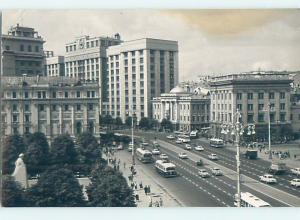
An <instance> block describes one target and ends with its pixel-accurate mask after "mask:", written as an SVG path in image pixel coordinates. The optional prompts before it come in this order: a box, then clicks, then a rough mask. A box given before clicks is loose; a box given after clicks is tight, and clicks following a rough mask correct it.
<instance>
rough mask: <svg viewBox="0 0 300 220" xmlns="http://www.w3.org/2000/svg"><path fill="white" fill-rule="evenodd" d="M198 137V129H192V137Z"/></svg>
mask: <svg viewBox="0 0 300 220" xmlns="http://www.w3.org/2000/svg"><path fill="white" fill-rule="evenodd" d="M197 137H198V131H197V130H195V131H191V133H190V138H197Z"/></svg>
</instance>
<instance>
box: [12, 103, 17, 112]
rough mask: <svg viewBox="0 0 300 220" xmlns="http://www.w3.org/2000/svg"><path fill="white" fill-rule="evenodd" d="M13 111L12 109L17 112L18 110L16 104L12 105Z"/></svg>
mask: <svg viewBox="0 0 300 220" xmlns="http://www.w3.org/2000/svg"><path fill="white" fill-rule="evenodd" d="M13 111H14V112H17V111H18V105H16V104H14V105H13Z"/></svg>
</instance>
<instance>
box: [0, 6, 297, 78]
mask: <svg viewBox="0 0 300 220" xmlns="http://www.w3.org/2000/svg"><path fill="white" fill-rule="evenodd" d="M17 23H19V24H20V25H22V26H28V27H33V28H35V30H36V31H38V32H39V35H41V36H42V37H43V39H44V40H45V41H46V43H45V44H44V49H45V50H53V51H54V53H55V55H64V54H65V44H66V43H69V42H72V41H74V39H75V38H76V37H78V36H81V35H90V36H91V37H96V36H113V35H114V34H115V33H120V35H121V38H122V40H125V41H127V40H133V39H137V38H144V37H150V38H162V39H168V40H176V41H178V44H179V80H180V81H183V80H197V76H198V75H207V74H209V75H212V74H215V73H216V74H219V73H237V72H248V71H257V70H259V69H260V70H274V71H283V70H288V71H297V70H300V62H299V55H300V10H297V9H285V10H145V9H142V10H137V9H134V10H133V9H132V10H119V9H115V10H104V9H101V10H4V11H3V33H4V34H6V33H7V30H8V28H9V27H10V26H14V25H16V24H17Z"/></svg>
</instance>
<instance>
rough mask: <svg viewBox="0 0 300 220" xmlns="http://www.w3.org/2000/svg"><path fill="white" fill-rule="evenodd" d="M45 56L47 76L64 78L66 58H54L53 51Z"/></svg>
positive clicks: (47, 52) (46, 52)
mask: <svg viewBox="0 0 300 220" xmlns="http://www.w3.org/2000/svg"><path fill="white" fill-rule="evenodd" d="M45 55H46V65H45V71H46V76H64V75H65V57H64V56H54V52H53V51H45Z"/></svg>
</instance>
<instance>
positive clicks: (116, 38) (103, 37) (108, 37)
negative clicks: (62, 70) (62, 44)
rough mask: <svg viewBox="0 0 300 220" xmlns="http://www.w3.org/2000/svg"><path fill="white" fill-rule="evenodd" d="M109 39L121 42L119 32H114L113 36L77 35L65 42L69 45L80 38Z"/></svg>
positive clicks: (88, 39)
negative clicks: (70, 40) (72, 39)
mask: <svg viewBox="0 0 300 220" xmlns="http://www.w3.org/2000/svg"><path fill="white" fill-rule="evenodd" d="M99 39H100V40H107V39H109V40H111V41H118V42H121V41H122V40H121V36H120V34H119V33H116V34H115V35H114V36H97V37H91V36H89V35H82V36H78V37H76V38H75V40H74V41H72V42H69V43H66V46H68V45H71V44H74V43H76V42H77V41H80V40H85V41H93V40H99Z"/></svg>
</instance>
